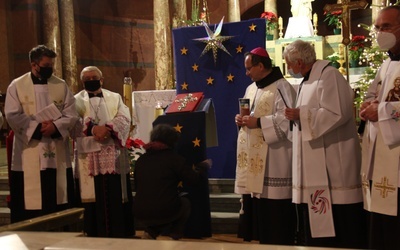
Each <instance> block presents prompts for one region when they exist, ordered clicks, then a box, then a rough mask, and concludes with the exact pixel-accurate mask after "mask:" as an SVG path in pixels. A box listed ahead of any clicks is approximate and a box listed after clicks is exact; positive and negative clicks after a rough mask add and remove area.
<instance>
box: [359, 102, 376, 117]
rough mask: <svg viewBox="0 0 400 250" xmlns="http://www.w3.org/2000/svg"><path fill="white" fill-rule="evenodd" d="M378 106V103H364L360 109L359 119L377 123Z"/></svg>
mask: <svg viewBox="0 0 400 250" xmlns="http://www.w3.org/2000/svg"><path fill="white" fill-rule="evenodd" d="M378 105H379V101H377V100H375V101H372V102H364V103H362V104H361V107H360V114H359V117H360V119H361V120H363V121H371V122H376V121H378Z"/></svg>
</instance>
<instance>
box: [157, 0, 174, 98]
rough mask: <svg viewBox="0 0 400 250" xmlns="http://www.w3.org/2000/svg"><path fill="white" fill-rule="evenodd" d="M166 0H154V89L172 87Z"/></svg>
mask: <svg viewBox="0 0 400 250" xmlns="http://www.w3.org/2000/svg"><path fill="white" fill-rule="evenodd" d="M171 36H172V34H171V21H170V18H169V4H168V0H154V71H155V85H156V86H155V89H156V90H164V89H172V87H173V82H172V55H171V51H172V42H171V40H172V39H171Z"/></svg>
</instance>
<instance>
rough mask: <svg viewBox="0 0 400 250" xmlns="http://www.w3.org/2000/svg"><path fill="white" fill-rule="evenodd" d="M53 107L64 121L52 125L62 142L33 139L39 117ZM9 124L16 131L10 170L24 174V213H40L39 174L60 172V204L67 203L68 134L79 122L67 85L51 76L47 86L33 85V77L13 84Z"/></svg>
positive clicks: (8, 103)
mask: <svg viewBox="0 0 400 250" xmlns="http://www.w3.org/2000/svg"><path fill="white" fill-rule="evenodd" d="M52 105H53V107H54V105H55V106H56V108H58V109H59V111H60V112H61V117H59V118H58V117H56V120H54V121H53V123H54V125H55V126H56V127H57V129H58V131H59V132H60V134H61V136H62V138H59V139H52V138H50V137H44V136H43V137H42V139H41V140H40V141H38V140H33V139H32V135H33V133H34V132H35V129H36V127H37V126H38V124H39V123H40V121H38V120H37V117H36V116H37V115H38V113H39V112H40V111H41V110H43V109H44V108H46V107H50V106H52ZM5 115H6V118H7V122H8V123H9V125H10V127H11V128H12V129H13V131H14V148H13V158H12V166H11V169H12V170H13V171H23V172H24V193H25V209H28V210H31V209H41V208H42V207H41V206H42V197H41V191H40V190H41V187H40V170H44V169H47V168H55V169H57V203H58V204H64V203H66V202H67V192H66V168H71V167H72V166H71V159H70V152H69V140H68V139H69V130H70V129H71V128H72V127H73V125H75V123H76V121H77V120H78V117H77V114H76V110H75V99H74V96H73V95H72V93H71V92H70V90H69V89H68V86H67V85H66V83H65V81H64V80H62V79H60V78H57V77H55V76H51V77H50V78H49V79H48V84H35V85H34V84H33V82H32V78H31V73H30V72H29V73H26V74H25V75H23V76H21V77H19V78H17V79H15V80H13V81H12V82H11V84H10V85H9V87H8V89H7V98H6V103H5Z"/></svg>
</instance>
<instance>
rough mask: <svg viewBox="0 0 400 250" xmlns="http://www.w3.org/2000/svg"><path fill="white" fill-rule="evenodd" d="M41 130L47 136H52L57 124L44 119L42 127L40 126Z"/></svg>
mask: <svg viewBox="0 0 400 250" xmlns="http://www.w3.org/2000/svg"><path fill="white" fill-rule="evenodd" d="M40 132H41V133H42V135H43V136H45V137H50V136H51V135H52V134H54V133H55V132H56V126H55V125H54V124H53V121H51V120H49V121H44V122H42V127H41V128H40Z"/></svg>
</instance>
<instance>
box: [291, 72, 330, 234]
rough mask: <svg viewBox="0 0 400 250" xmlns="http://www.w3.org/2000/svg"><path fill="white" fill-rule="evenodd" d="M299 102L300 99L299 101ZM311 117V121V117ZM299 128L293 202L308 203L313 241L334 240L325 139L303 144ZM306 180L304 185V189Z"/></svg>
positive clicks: (295, 140)
mask: <svg viewBox="0 0 400 250" xmlns="http://www.w3.org/2000/svg"><path fill="white" fill-rule="evenodd" d="M324 69H325V67H324ZM299 94H300V90H299V91H298V98H301V97H300V95H299ZM299 102H301V100H300V99H298V100H297V103H299ZM308 116H309V118H310V116H311V114H310V113H309V114H308ZM308 121H310V119H308ZM299 128H300V126H297V127H294V128H293V166H294V167H293V202H294V203H297V204H298V203H302V202H306V203H307V205H308V214H309V222H310V230H311V236H312V237H313V238H320V237H334V236H335V227H334V224H333V214H332V199H331V192H330V189H329V179H328V173H327V164H326V155H325V148H324V145H323V139H320V140H312V141H303V140H302V134H301V132H300V131H299ZM309 152H312V154H311V155H310V154H309ZM299 155H300V156H299ZM302 174H304V176H302ZM303 180H304V186H301V183H302V181H303ZM303 195H304V196H305V197H303Z"/></svg>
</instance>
